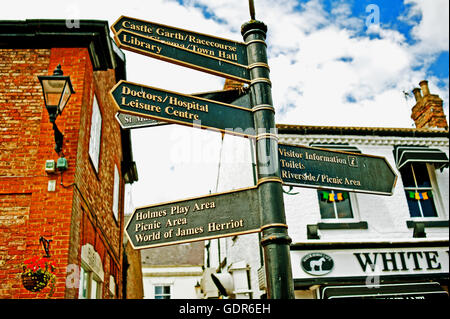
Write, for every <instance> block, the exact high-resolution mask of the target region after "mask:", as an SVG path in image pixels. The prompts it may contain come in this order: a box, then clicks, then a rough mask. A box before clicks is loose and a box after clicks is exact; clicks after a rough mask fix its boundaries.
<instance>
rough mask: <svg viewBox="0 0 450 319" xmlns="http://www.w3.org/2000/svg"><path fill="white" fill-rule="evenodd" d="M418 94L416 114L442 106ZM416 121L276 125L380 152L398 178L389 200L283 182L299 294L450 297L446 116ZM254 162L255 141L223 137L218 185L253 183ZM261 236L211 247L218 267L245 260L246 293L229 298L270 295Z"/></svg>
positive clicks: (223, 269)
mask: <svg viewBox="0 0 450 319" xmlns="http://www.w3.org/2000/svg"><path fill="white" fill-rule="evenodd" d="M425 84H426V83H425ZM425 84H424V83H422V82H421V86H422V85H425ZM423 88H424V87H423ZM425 88H426V89H427V86H426V87H425ZM417 90H419V91H420V89H416V91H415V95H416V100H417V105H416V106H418V107H415V108H414V109H413V115H415V114H414V113H415V112H420V114H419V115H421V114H422V113H424V114H426V112H428V111H427V110H425V111H423V109H424V108H425V109H427V108H428V110H431V111H430V112H436V109H438V108H439V105H436V100H437V101H438V102H439V98H438V97H437V96H434V95H430V94H429V91H428V90H424V92H426V94H427V95H425V96H424V97H423V100H422V96H421V95H420V92H419V95H417V92H418V91H417ZM431 100H432V103H431V102H430V101H431ZM433 101H434V102H433ZM430 103H431V104H430ZM433 103H434V104H433ZM440 103H441V104H440V111H441V113H442V100H441V102H440ZM419 107H421V109H420V110H419V111H417V109H418V108H419ZM433 109H434V111H433ZM428 114H430V113H428ZM442 115H443V113H442ZM439 116H440V117H439V118H438V120H439V121H441V122H442V116H441V114H439ZM418 117H420V116H413V119H414V120H415V122H416V125H417V127H420V128H378V127H377V128H362V127H322V126H300V125H277V128H278V139H279V142H280V143H285V144H293V145H302V146H311V147H319V148H325V149H330V150H339V151H345V152H356V153H362V154H368V155H375V156H381V157H384V158H386V161H387V162H388V164H389V165H390V166H391V167H392V169H393V170H394V172H395V173H396V175H397V176H398V178H397V180H396V184H395V187H394V188H393V191H392V195H390V196H384V195H374V194H362V193H355V192H346V191H337V190H336V191H335V190H332V189H313V188H300V187H294V188H290V187H288V186H283V189H284V191H285V195H284V204H285V213H286V221H287V225H288V233H289V236H290V237H291V239H292V244H291V265H292V273H293V281H294V287H295V296H296V298H301V299H328V298H397V299H407V298H411V299H412V298H416V299H429V298H448V281H449V168H448V157H449V131H448V125H447V123H446V121H445V116H444V121H443V123H444V124H443V125H442V124H440V125H435V123H436V122H437V120H436V119H435V118H434V119H433V114H431V116H428V118H429V119H431V121H430V120H427V121H428V122H427V123H425V124H424V122H423V121H422V119H420V120H416V118H418ZM434 120H436V121H435V122H433V121H434ZM419 121H422V122H421V123H420V125H418V123H419ZM430 123H431V125H428V124H430ZM254 163H255V155H254V145H253V144H252V142H251V141H250V140H246V139H242V138H237V137H231V136H225V137H224V139H223V148H222V160H221V165H220V170H219V182H218V184H217V191H218V192H219V191H226V190H230V189H238V188H243V187H249V186H252V185H256V182H257V181H256V177H255V176H256V174H255V165H254ZM368 178H377V172H371V173H370V176H368ZM243 213H245V212H243ZM259 241H260V237H259V234H252V235H245V236H238V237H230V238H221V239H215V240H212V241H209V242H208V243H207V249H206V252H205V255H206V256H205V258H206V260H207V262H206V263H205V264H206V266H207V267H208V269H212V272H217V273H221V274H226V273H229V274H231V273H232V272H230V270H231V269H232V268H233V265H235V264H239V265H245V266H246V271H247V282H246V283H245V284H246V287H242V285H241V286H240V289H241V290H242V291H245V289H244V288H247V290H248V292H247V293H242V294H239V293H238V294H236V293H231V294H229V295H228V296H229V297H231V298H255V299H258V298H264V297H265V289H266V287H265V281H264V271H262V269H263V254H262V251H261V248H260V244H259ZM234 282H235V287H236V280H234ZM241 282H242V280H241ZM235 292H236V291H235Z"/></svg>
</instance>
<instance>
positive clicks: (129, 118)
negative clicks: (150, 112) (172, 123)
mask: <svg viewBox="0 0 450 319" xmlns="http://www.w3.org/2000/svg"><path fill="white" fill-rule="evenodd" d="M116 119H117V121H118V122H119V124H120V127H121V128H123V129H133V128H140V127H150V126H161V125H167V124H169V123H166V122H160V121H156V120H152V119H149V118H145V117H142V116H136V115H130V114H124V113H120V112H117V113H116Z"/></svg>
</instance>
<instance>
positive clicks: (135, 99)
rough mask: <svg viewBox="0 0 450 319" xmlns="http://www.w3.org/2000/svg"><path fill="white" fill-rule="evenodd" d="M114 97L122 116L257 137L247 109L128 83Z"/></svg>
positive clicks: (116, 86)
mask: <svg viewBox="0 0 450 319" xmlns="http://www.w3.org/2000/svg"><path fill="white" fill-rule="evenodd" d="M110 93H111V95H112V98H113V100H114V102H115V104H116V106H117V108H118V110H119V111H120V112H121V113H125V114H131V115H138V116H141V117H148V118H151V119H154V120H158V121H165V122H169V123H176V124H181V125H187V126H191V127H199V128H207V129H211V130H217V131H220V132H223V133H228V134H232V135H238V136H245V137H252V136H253V135H254V123H253V113H252V111H251V110H249V109H247V108H244V107H239V106H236V105H231V104H225V103H221V102H216V101H212V100H207V99H203V98H199V97H195V96H192V95H185V94H181V93H175V92H171V91H166V90H161V89H157V88H154V87H150V86H144V85H140V84H136V83H132V82H128V81H124V80H122V81H120V82H119V83H117V84H116V85H115V86H114V87H113V89H112V90H111V92H110Z"/></svg>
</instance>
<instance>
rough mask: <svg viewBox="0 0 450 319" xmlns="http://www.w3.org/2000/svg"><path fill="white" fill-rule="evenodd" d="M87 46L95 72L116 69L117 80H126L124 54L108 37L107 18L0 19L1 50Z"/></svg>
mask: <svg viewBox="0 0 450 319" xmlns="http://www.w3.org/2000/svg"><path fill="white" fill-rule="evenodd" d="M77 23H78V21H77ZM58 47H59V48H62V47H66V48H75V47H87V48H88V49H89V55H90V57H91V61H92V65H93V67H94V70H95V71H98V70H107V69H115V70H116V78H117V80H121V79H125V78H126V72H125V54H124V53H123V52H122V51H121V50H120V49H119V48H118V47H117V45H116V44H115V43H114V41H112V40H111V37H110V36H109V26H108V21H102V20H79V25H76V26H73V27H70V26H68V25H67V20H46V19H31V20H0V49H7V48H10V49H26V48H33V49H36V48H38V49H44V48H58Z"/></svg>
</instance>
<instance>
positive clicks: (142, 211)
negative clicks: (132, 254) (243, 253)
mask: <svg viewBox="0 0 450 319" xmlns="http://www.w3.org/2000/svg"><path fill="white" fill-rule="evenodd" d="M259 230H260V217H259V200H258V189H257V188H247V189H240V190H236V191H230V192H226V193H218V194H212V195H207V196H203V197H196V198H191V199H186V200H179V201H174V202H169V203H162V204H157V205H152V206H146V207H141V208H137V209H136V210H135V211H134V213H133V215H132V216H131V218H130V220H129V221H128V224H127V225H126V227H125V232H126V233H127V235H128V237H129V239H130V241H131V243H132V246H133V247H134V249H143V248H150V247H160V246H167V245H173V244H181V243H185V242H193V241H200V240H206V239H212V238H220V237H227V236H234V235H242V234H249V233H255V232H259Z"/></svg>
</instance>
